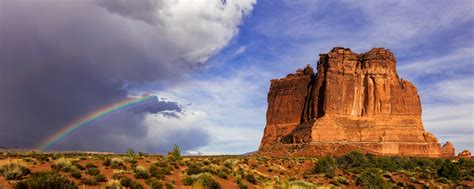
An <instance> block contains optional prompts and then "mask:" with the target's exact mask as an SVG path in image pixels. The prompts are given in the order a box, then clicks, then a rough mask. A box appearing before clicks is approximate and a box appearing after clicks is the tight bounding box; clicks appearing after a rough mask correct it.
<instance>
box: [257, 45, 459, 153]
mask: <svg viewBox="0 0 474 189" xmlns="http://www.w3.org/2000/svg"><path fill="white" fill-rule="evenodd" d="M267 100H268V110H267V123H266V126H265V131H264V135H263V138H262V141H261V144H260V148H259V151H258V152H257V154H259V155H269V156H287V155H290V156H321V155H342V154H345V153H348V152H350V151H352V150H359V151H361V152H364V153H371V154H374V155H401V156H427V157H440V156H442V155H443V154H444V155H447V154H448V153H449V155H450V156H454V148H453V147H452V145H451V148H452V150H453V151H450V149H451V148H450V149H449V150H448V148H446V150H447V151H446V153H444V151H443V152H442V150H441V147H440V144H439V142H438V139H437V138H436V137H435V136H434V135H432V134H431V133H428V132H425V130H424V128H423V123H422V120H421V103H420V97H419V95H418V92H417V90H416V87H415V86H414V85H413V84H412V83H410V82H409V81H406V80H403V79H401V78H400V77H399V76H398V74H397V70H396V59H395V57H394V55H393V53H392V52H391V51H390V50H388V49H384V48H374V49H372V50H370V51H369V52H366V53H362V54H357V53H354V52H352V51H351V50H350V49H348V48H342V47H335V48H333V49H332V50H331V51H330V52H329V53H327V54H320V55H319V61H318V62H317V73H316V74H315V73H314V71H313V68H311V66H310V65H307V66H306V68H304V69H298V70H297V71H296V73H293V74H288V75H287V76H286V77H285V78H281V79H273V80H272V81H271V86H270V91H269V92H268V99H267ZM451 152H453V154H452V155H451ZM444 155H443V156H444Z"/></svg>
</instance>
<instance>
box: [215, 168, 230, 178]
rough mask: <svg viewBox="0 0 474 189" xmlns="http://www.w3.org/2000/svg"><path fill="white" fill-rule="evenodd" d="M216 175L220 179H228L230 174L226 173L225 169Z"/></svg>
mask: <svg viewBox="0 0 474 189" xmlns="http://www.w3.org/2000/svg"><path fill="white" fill-rule="evenodd" d="M216 175H217V176H218V177H219V178H222V179H227V177H228V175H229V173H227V172H226V171H224V169H219V170H218V171H217V173H216Z"/></svg>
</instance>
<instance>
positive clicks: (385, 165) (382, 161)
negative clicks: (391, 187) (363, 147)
mask: <svg viewBox="0 0 474 189" xmlns="http://www.w3.org/2000/svg"><path fill="white" fill-rule="evenodd" d="M374 164H375V166H376V167H377V168H380V169H382V170H385V171H388V172H395V171H397V170H398V169H399V168H400V167H399V165H398V164H397V162H396V161H394V159H393V158H392V157H378V158H376V162H374Z"/></svg>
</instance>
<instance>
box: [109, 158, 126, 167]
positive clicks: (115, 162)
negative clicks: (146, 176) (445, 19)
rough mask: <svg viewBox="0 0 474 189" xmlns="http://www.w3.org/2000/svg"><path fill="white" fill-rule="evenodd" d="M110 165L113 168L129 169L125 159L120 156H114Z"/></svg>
mask: <svg viewBox="0 0 474 189" xmlns="http://www.w3.org/2000/svg"><path fill="white" fill-rule="evenodd" d="M110 167H112V169H127V166H125V164H124V163H123V160H122V159H120V158H113V159H112V160H111V164H110Z"/></svg>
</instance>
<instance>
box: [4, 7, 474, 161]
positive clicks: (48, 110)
mask: <svg viewBox="0 0 474 189" xmlns="http://www.w3.org/2000/svg"><path fill="white" fill-rule="evenodd" d="M473 25H474V13H473V1H470V0H458V1H448V0H436V1H428V0H425V1H421V0H420V1H411V0H404V1H376V0H368V1H363V2H361V1H356V0H339V1H323V0H311V1H310V0H308V1H303V0H275V1H273V0H272V1H271V0H262V1H258V2H257V0H232V1H222V0H207V1H188V0H134V1H116V0H91V1H64V2H62V3H58V2H57V1H55V0H44V1H20V0H19V1H0V62H2V63H1V64H0V77H1V79H0V89H1V91H2V92H0V146H7V147H22V148H32V147H35V145H36V144H38V143H41V142H42V141H44V140H45V139H47V138H49V136H51V135H53V134H54V133H56V132H57V131H59V130H61V129H62V128H64V127H65V126H67V125H68V124H69V123H71V122H72V121H73V120H76V119H77V118H80V117H82V116H83V115H87V114H89V113H90V112H94V111H95V110H97V109H101V107H104V106H107V105H109V104H112V103H114V102H118V101H123V100H125V99H127V98H131V97H137V96H140V95H143V94H151V95H156V96H157V97H158V98H157V100H156V101H154V102H153V103H150V104H147V106H146V107H141V108H138V109H134V110H127V111H121V112H120V113H117V114H115V115H110V116H108V117H107V118H105V119H101V120H99V121H97V122H94V123H93V124H90V125H87V126H85V127H83V128H80V129H78V130H77V131H75V132H74V133H72V134H70V135H68V136H65V137H64V138H63V139H62V140H61V141H57V142H56V143H54V144H53V145H52V146H51V147H50V148H49V149H48V150H99V151H114V152H124V151H125V150H126V149H127V148H130V147H131V148H134V149H135V151H143V152H152V153H166V152H167V151H168V150H170V149H171V148H172V146H173V145H174V144H178V145H180V146H181V147H182V149H183V150H184V151H186V152H187V153H190V154H196V153H204V154H241V153H246V152H249V151H255V150H256V149H257V148H258V146H259V144H260V140H261V137H262V134H263V130H264V126H265V113H266V108H267V103H266V96H267V92H268V89H269V85H270V80H271V79H273V78H280V77H284V76H286V74H288V73H290V72H294V71H295V70H296V69H297V68H302V67H304V66H305V65H306V64H312V65H313V67H314V65H315V63H316V60H317V58H318V55H319V54H320V53H326V52H328V51H329V50H331V49H332V48H333V47H337V46H342V47H346V48H351V49H352V50H353V51H355V52H357V53H363V52H367V51H369V50H370V49H371V48H374V47H384V48H389V49H391V50H392V51H393V52H394V53H395V56H396V58H397V60H398V67H397V69H398V73H399V75H400V76H402V77H403V78H404V79H407V80H409V81H411V82H412V83H414V84H415V86H417V88H418V92H419V94H420V95H421V98H422V106H423V120H424V126H425V129H426V130H427V131H429V132H432V133H434V134H435V135H436V136H437V137H438V138H439V139H440V142H441V143H444V142H446V141H447V140H449V141H451V142H453V143H454V145H455V147H456V148H457V151H459V150H462V149H468V150H470V151H474V147H473V146H474V142H473V138H474V86H473V82H474V74H473V72H474V71H473V69H472V68H473V66H474V63H473V57H474V55H473ZM5 91H7V92H5Z"/></svg>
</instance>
